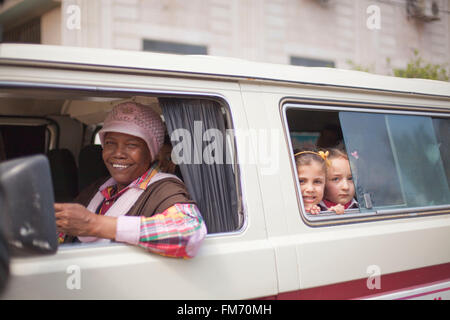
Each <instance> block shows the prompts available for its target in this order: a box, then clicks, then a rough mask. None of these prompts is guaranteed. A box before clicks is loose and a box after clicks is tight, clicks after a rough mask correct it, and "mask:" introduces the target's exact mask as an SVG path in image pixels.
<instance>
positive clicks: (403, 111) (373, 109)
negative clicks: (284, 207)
mask: <svg viewBox="0 0 450 320" xmlns="http://www.w3.org/2000/svg"><path fill="white" fill-rule="evenodd" d="M279 108H280V114H281V119H282V124H283V130H284V133H285V138H286V146H287V150H289V156H290V162H291V164H290V165H291V172H292V177H293V180H294V184H295V186H296V188H295V192H296V198H297V205H298V209H299V213H300V217H301V220H302V221H303V222H304V223H305V224H306V225H308V226H310V227H323V226H325V227H326V226H333V225H342V224H354V223H361V222H370V221H382V220H392V219H402V218H415V217H424V216H433V215H444V214H450V204H448V205H437V206H428V207H414V208H400V209H385V210H371V211H368V212H360V211H359V209H350V210H346V211H345V213H344V214H341V215H337V214H335V213H332V212H324V213H321V214H320V215H311V214H306V211H305V208H304V206H303V201H302V199H301V193H300V185H299V182H298V176H297V169H296V165H295V159H294V153H293V148H292V141H291V137H290V132H289V125H288V119H287V111H288V110H290V109H297V110H305V111H318V112H320V111H334V112H336V113H337V114H339V112H346V111H348V112H361V113H362V112H364V113H375V114H395V115H416V116H427V117H435V118H447V119H450V112H449V113H445V111H443V110H432V111H431V110H423V109H424V108H422V110H420V107H416V106H408V105H388V104H375V103H369V104H365V103H358V102H354V101H352V102H348V101H334V100H320V99H299V98H294V97H285V98H283V99H281V100H280V102H279ZM412 109H414V110H412ZM416 109H417V110H416Z"/></svg>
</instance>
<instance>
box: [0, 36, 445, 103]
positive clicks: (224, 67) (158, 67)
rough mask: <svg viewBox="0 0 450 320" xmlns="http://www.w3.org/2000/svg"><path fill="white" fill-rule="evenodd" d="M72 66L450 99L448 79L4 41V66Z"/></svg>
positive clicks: (0, 48)
mask: <svg viewBox="0 0 450 320" xmlns="http://www.w3.org/2000/svg"><path fill="white" fill-rule="evenodd" d="M8 63H15V64H17V63H19V64H21V63H24V64H29V63H33V64H40V63H45V64H49V63H50V64H55V65H59V64H68V65H71V66H72V67H73V66H76V67H78V68H82V66H83V65H84V66H89V67H90V68H92V67H94V68H105V67H106V68H111V67H112V68H118V69H131V70H134V71H157V72H163V73H177V74H180V73H181V74H189V75H191V76H206V77H215V78H223V79H226V78H228V79H230V78H232V79H243V80H249V79H256V80H260V81H282V82H292V83H303V84H312V85H324V86H338V87H350V88H361V89H371V90H382V91H393V92H403V93H413V94H425V95H438V96H445V97H450V83H448V82H444V81H435V80H426V79H405V78H397V77H391V76H383V75H376V74H370V73H367V72H360V71H352V70H343V69H335V68H318V67H301V66H292V65H281V64H271V63H261V62H253V61H247V60H242V59H237V58H229V57H216V56H207V55H206V56H205V55H175V54H162V53H152V52H142V51H124V50H110V49H97V48H81V47H64V46H50V45H33V44H0V64H8Z"/></svg>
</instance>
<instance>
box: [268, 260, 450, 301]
mask: <svg viewBox="0 0 450 320" xmlns="http://www.w3.org/2000/svg"><path fill="white" fill-rule="evenodd" d="M380 280H381V281H380V287H381V288H380V289H372V290H370V289H368V288H367V278H364V279H358V280H352V281H347V282H341V283H335V284H331V285H326V286H321V287H316V288H309V289H303V290H297V291H291V292H282V293H280V294H278V295H277V296H270V297H265V298H262V299H275V300H319V299H320V300H343V299H358V298H368V297H369V296H377V295H379V294H387V293H393V292H394V291H401V290H408V289H411V288H412V287H424V286H428V285H431V284H435V283H439V282H443V281H444V280H447V281H449V280H450V263H445V264H440V265H435V266H431V267H425V268H419V269H413V270H408V271H402V272H397V273H391V274H386V275H383V274H382V275H381V278H380Z"/></svg>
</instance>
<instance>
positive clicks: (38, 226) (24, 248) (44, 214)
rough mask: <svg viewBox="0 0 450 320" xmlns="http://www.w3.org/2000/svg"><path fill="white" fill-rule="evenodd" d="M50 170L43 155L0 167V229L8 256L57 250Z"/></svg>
mask: <svg viewBox="0 0 450 320" xmlns="http://www.w3.org/2000/svg"><path fill="white" fill-rule="evenodd" d="M53 204H54V198H53V185H52V180H51V174H50V166H49V164H48V160H47V158H46V157H45V156H44V155H35V156H29V157H24V158H18V159H14V160H10V161H5V162H2V163H0V226H1V227H2V228H3V230H2V231H3V233H4V235H5V238H6V240H7V241H8V244H9V247H10V252H11V255H20V256H23V255H37V254H52V253H55V252H56V250H57V248H58V242H57V237H56V222H55V211H54V207H53Z"/></svg>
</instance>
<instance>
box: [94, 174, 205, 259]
mask: <svg viewBox="0 0 450 320" xmlns="http://www.w3.org/2000/svg"><path fill="white" fill-rule="evenodd" d="M158 172H159V167H157V166H153V167H151V168H150V169H149V170H148V171H147V172H145V173H144V174H143V175H142V176H141V177H139V178H138V179H136V180H135V181H133V182H132V183H131V184H130V185H129V186H128V187H126V188H125V189H123V190H121V191H120V192H119V193H116V189H115V186H110V187H107V188H105V189H103V190H100V192H101V193H102V195H103V197H104V198H105V200H104V201H103V202H102V204H101V205H100V206H99V208H98V209H97V213H98V214H102V215H104V214H106V212H107V211H108V210H109V209H110V208H111V206H112V205H113V204H114V202H115V201H116V200H117V199H118V198H119V197H120V196H121V195H123V194H124V193H125V192H126V190H128V189H129V188H131V187H138V188H141V189H143V190H145V189H146V188H147V187H148V185H149V183H150V180H151V179H152V178H153V176H154V175H155V174H156V173H158ZM206 233H207V231H206V226H205V223H204V221H203V218H202V216H201V214H200V211H199V210H198V208H197V206H196V205H194V204H183V203H177V204H175V205H173V206H171V207H169V208H168V209H166V210H165V211H164V212H162V213H158V214H155V215H153V216H151V217H143V216H141V217H130V216H125V215H123V216H120V217H118V219H117V230H116V239H115V240H116V241H119V242H126V243H129V244H133V245H137V246H139V247H142V248H145V249H146V250H148V251H150V252H154V253H157V254H160V255H163V256H168V257H177V258H185V259H188V258H192V257H194V256H195V255H196V253H197V251H198V249H199V247H200V245H201V243H202V241H203V239H204V238H205V235H206Z"/></svg>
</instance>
